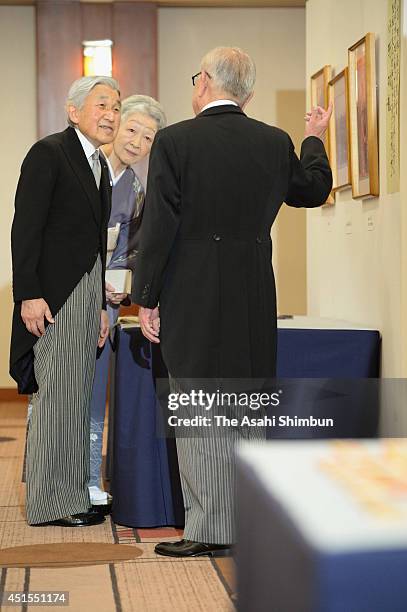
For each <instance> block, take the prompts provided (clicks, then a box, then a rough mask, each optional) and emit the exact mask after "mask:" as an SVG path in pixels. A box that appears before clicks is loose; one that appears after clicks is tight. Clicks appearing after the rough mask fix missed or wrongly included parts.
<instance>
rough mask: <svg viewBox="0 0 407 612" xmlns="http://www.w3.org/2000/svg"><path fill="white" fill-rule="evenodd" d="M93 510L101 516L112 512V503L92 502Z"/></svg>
mask: <svg viewBox="0 0 407 612" xmlns="http://www.w3.org/2000/svg"><path fill="white" fill-rule="evenodd" d="M92 510H93V511H94V512H97V513H98V514H100V515H101V516H107V515H108V514H112V504H92Z"/></svg>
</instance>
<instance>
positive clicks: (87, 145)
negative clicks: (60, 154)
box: [75, 128, 96, 168]
mask: <svg viewBox="0 0 407 612" xmlns="http://www.w3.org/2000/svg"><path fill="white" fill-rule="evenodd" d="M75 132H76V134H77V136H78V138H79V141H80V143H81V145H82V148H83V150H84V151H85V155H86V159H87V160H88V162H89V166H90V167H91V168H92V165H93V159H92V155H93V154H94V152H95V151H96V147H95V146H94V145H93V144H92V143H91V142H90V140H88V139H87V138H86V136H84V135H83V134H82V132H80V131H79V130H78V128H75Z"/></svg>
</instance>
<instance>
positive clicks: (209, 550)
mask: <svg viewBox="0 0 407 612" xmlns="http://www.w3.org/2000/svg"><path fill="white" fill-rule="evenodd" d="M230 548H231V544H204V543H203V542H193V541H192V540H179V541H178V542H160V543H159V544H157V546H156V547H155V549H154V550H155V552H156V553H157V554H158V555H164V556H165V557H202V556H203V555H210V556H212V557H221V556H224V555H228V553H229V551H230Z"/></svg>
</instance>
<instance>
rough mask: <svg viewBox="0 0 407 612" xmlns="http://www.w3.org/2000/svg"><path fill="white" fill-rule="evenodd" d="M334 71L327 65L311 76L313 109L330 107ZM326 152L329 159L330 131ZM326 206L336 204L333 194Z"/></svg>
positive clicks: (327, 137)
mask: <svg viewBox="0 0 407 612" xmlns="http://www.w3.org/2000/svg"><path fill="white" fill-rule="evenodd" d="M331 76H332V70H331V66H330V65H326V66H324V67H323V68H321V70H318V72H316V73H315V74H313V75H312V76H311V108H314V107H315V106H322V107H323V108H327V106H328V83H329V81H330V80H331ZM323 141H324V145H325V150H326V152H327V154H328V157H329V133H328V130H327V131H326V133H325V136H324V138H323ZM325 204H335V195H334V194H333V193H331V194H330V195H329V197H328V199H327V201H326V202H325Z"/></svg>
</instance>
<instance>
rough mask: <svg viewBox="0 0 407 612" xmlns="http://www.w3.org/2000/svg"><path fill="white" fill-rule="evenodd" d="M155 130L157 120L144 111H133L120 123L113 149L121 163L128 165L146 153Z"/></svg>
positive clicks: (149, 148)
mask: <svg viewBox="0 0 407 612" xmlns="http://www.w3.org/2000/svg"><path fill="white" fill-rule="evenodd" d="M156 132H157V122H156V121H155V120H154V119H152V118H151V117H149V116H148V115H145V114H144V113H133V114H132V115H129V116H128V117H127V118H126V119H125V120H124V121H122V122H121V123H120V127H119V131H118V132H117V136H116V138H115V139H114V142H113V149H114V152H115V154H116V155H117V157H118V158H119V159H120V161H121V162H122V164H125V165H126V166H130V165H131V164H135V163H136V162H139V161H140V160H141V159H143V157H145V156H146V155H148V154H149V153H150V150H151V145H152V144H153V141H154V137H155V135H156Z"/></svg>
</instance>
